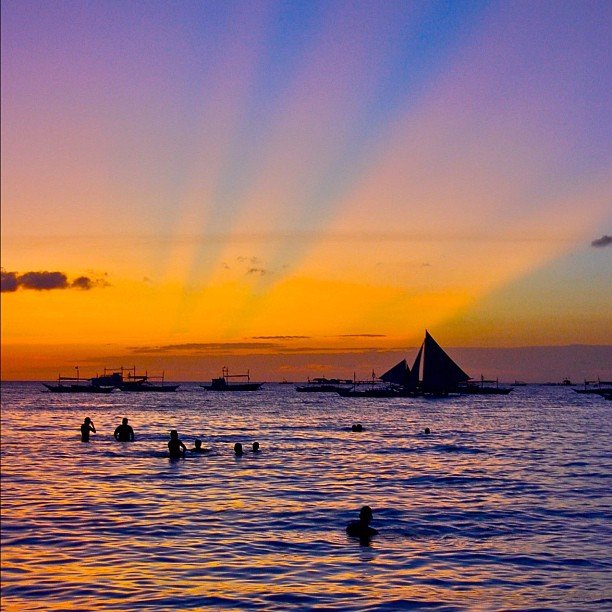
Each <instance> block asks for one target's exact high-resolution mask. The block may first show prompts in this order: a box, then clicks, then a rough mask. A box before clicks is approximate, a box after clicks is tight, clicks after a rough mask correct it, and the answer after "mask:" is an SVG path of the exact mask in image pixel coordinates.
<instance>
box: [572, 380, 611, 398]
mask: <svg viewBox="0 0 612 612" xmlns="http://www.w3.org/2000/svg"><path fill="white" fill-rule="evenodd" d="M574 391H575V392H576V393H581V394H585V395H602V396H604V397H605V396H606V395H608V394H609V393H612V381H609V380H601V379H600V378H597V380H586V379H585V381H584V387H583V388H582V389H576V388H574Z"/></svg>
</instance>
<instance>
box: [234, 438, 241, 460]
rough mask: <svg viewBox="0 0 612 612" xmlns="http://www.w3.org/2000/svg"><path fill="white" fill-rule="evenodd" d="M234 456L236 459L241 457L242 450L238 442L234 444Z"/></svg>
mask: <svg viewBox="0 0 612 612" xmlns="http://www.w3.org/2000/svg"><path fill="white" fill-rule="evenodd" d="M234 454H235V455H236V457H242V454H243V450H242V444H240V442H236V444H234Z"/></svg>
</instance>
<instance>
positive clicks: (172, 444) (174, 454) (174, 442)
mask: <svg viewBox="0 0 612 612" xmlns="http://www.w3.org/2000/svg"><path fill="white" fill-rule="evenodd" d="M186 450H187V447H186V446H185V445H184V444H183V443H182V442H181V440H179V437H178V431H176V429H173V430H171V431H170V440H169V441H168V453H170V459H180V458H181V457H184V456H185V451H186Z"/></svg>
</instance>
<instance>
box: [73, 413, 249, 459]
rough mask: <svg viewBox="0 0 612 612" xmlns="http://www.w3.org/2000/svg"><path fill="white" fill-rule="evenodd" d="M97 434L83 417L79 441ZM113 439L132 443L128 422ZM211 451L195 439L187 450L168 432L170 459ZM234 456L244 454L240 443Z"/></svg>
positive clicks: (132, 433)
mask: <svg viewBox="0 0 612 612" xmlns="http://www.w3.org/2000/svg"><path fill="white" fill-rule="evenodd" d="M90 433H97V432H96V426H95V425H94V422H93V421H92V420H91V419H90V418H89V417H85V420H84V421H83V424H82V425H81V441H82V442H89V434H90ZM113 437H114V438H115V440H117V442H133V441H134V429H133V428H132V426H131V425H129V420H128V419H127V418H125V417H124V418H123V419H122V421H121V425H119V426H117V428H116V429H115V431H114V433H113ZM210 451H211V449H210V448H203V447H202V440H199V439H197V438H196V439H195V440H194V443H193V448H187V447H186V446H185V445H184V444H183V441H182V440H181V439H180V438H179V435H178V431H177V430H176V429H172V430H171V431H170V440H168V454H169V455H170V458H171V459H179V458H181V457H184V456H185V453H187V452H191V453H209V452H210ZM252 452H253V453H259V452H260V449H259V442H253V446H252ZM234 454H235V455H236V457H241V456H242V455H243V454H244V449H243V448H242V444H241V443H240V442H236V444H234Z"/></svg>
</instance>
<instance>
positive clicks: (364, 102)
mask: <svg viewBox="0 0 612 612" xmlns="http://www.w3.org/2000/svg"><path fill="white" fill-rule="evenodd" d="M610 24H612V4H611V3H610V2H608V1H605V0H602V1H597V0H589V1H582V2H581V1H571V2H570V1H568V2H565V1H563V0H553V1H545V0H544V1H539V2H532V1H524V2H523V1H512V2H509V1H507V2H478V1H471V2H467V1H466V2H459V1H455V2H450V1H448V2H435V1H427V2H418V1H394V0H386V1H385V2H379V1H374V0H363V1H357V0H353V1H351V2H348V1H339V0H335V1H329V0H326V1H321V2H317V1H313V0H308V1H298V0H296V1H263V0H262V1H258V0H250V1H242V2H238V1H225V0H219V1H216V2H212V1H211V2H189V1H185V2H167V1H164V2H155V1H147V2H144V1H142V2H140V1H129V0H128V1H123V0H122V1H112V0H104V1H95V0H91V1H86V0H83V1H65V2H39V1H36V2H31V1H28V0H3V2H2V357H3V359H2V378H3V379H32V378H33V379H39V378H40V379H43V378H53V377H56V376H57V374H58V372H60V371H61V372H62V373H64V374H67V375H68V374H71V371H73V367H74V365H77V364H79V365H80V366H81V369H82V371H83V372H84V373H86V372H91V373H92V374H93V373H95V370H96V369H97V370H100V369H101V368H103V367H104V366H109V367H116V366H118V365H125V366H131V365H133V364H135V365H136V366H137V367H142V368H148V369H149V370H160V371H161V370H162V369H163V370H165V371H166V376H168V377H169V378H173V379H176V380H180V379H199V378H201V379H210V377H211V375H217V374H219V373H220V370H221V367H222V366H224V365H228V364H231V366H232V367H233V368H235V369H236V370H240V369H246V368H250V369H251V372H252V373H254V374H255V377H256V378H261V379H279V380H280V379H282V378H290V379H295V378H298V379H300V378H301V379H303V378H305V376H307V375H308V374H309V373H311V374H313V375H315V376H316V375H320V373H319V372H324V373H328V374H336V375H347V374H348V373H349V372H350V373H352V371H353V370H354V369H355V368H357V367H359V368H364V370H363V371H362V372H361V374H363V375H367V374H368V373H369V371H370V370H371V368H372V367H374V366H378V365H379V364H381V363H383V362H384V363H387V362H388V361H389V359H390V358H391V357H392V356H393V357H395V354H396V353H397V354H398V355H400V354H402V351H405V352H406V354H407V356H408V357H409V358H410V356H411V355H413V354H414V349H415V347H417V346H418V345H419V344H420V341H421V339H422V337H423V333H424V330H425V328H427V329H429V331H430V332H431V333H432V334H433V335H434V336H435V337H436V339H437V340H438V341H439V342H440V344H442V345H443V346H447V347H458V348H461V347H486V348H488V349H491V348H505V349H510V348H513V347H522V346H544V345H553V346H561V345H570V344H591V345H611V344H612V314H611V313H612V307H611V305H612V300H611V297H612V291H611V287H612V282H611V281H612V274H611V270H612V266H611V263H612V260H611V253H612V249H611V248H610V247H611V243H612V238H611V236H612V130H611V126H612V112H611V108H612V107H611V104H610V95H611V92H612V65H611V61H610V60H611V52H610V49H611V42H612V35H611V33H612V30H611V25H610ZM387 351H389V352H391V353H393V355H389V354H387V353H386V352H387ZM373 354H378V355H380V358H379V361H378V362H377V363H371V362H372V359H373V358H372V357H371V356H372V355H373ZM607 354H608V355H609V354H610V353H609V352H608V353H607ZM386 355H387V356H386ZM366 356H367V358H366ZM119 362H121V363H119ZM389 365H392V364H390V363H389ZM478 365H480V364H478V363H474V367H478ZM334 366H336V367H335V369H334ZM486 366H487V364H486V363H483V364H482V367H483V368H486ZM531 367H533V366H531ZM598 368H599V369H597V371H594V369H590V370H589V372H592V374H587V372H585V373H584V374H585V375H597V374H601V375H605V374H606V372H610V368H611V365H610V364H609V363H608V364H605V363H603V364H602V363H599V365H598ZM536 369H537V366H536ZM587 369H588V368H587ZM472 373H473V374H478V375H479V374H480V372H479V371H478V372H475V371H473V372H472ZM514 373H515V374H517V375H520V372H514ZM358 374H359V373H358ZM531 374H532V375H533V377H535V378H538V376H540V377H542V376H544V377H545V376H546V375H548V372H546V371H540V372H537V371H535V370H532V372H531ZM581 374H582V372H581ZM508 375H510V374H509V373H508Z"/></svg>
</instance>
